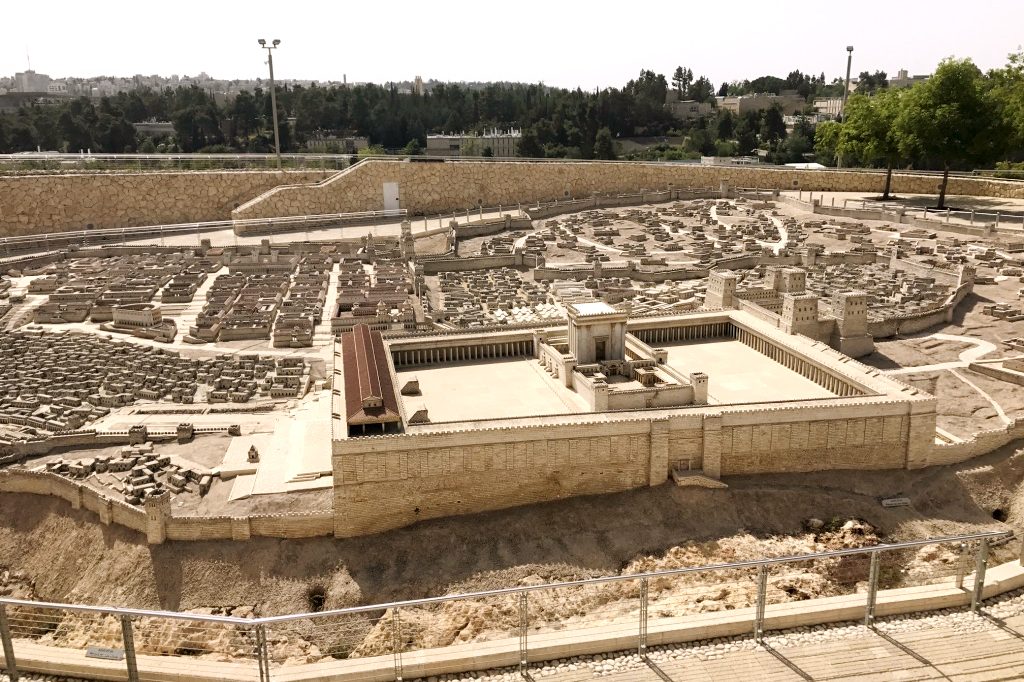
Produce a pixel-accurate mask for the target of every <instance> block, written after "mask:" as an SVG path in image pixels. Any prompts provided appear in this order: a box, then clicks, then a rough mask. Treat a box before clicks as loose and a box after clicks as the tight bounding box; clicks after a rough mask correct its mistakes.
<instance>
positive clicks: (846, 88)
mask: <svg viewBox="0 0 1024 682" xmlns="http://www.w3.org/2000/svg"><path fill="white" fill-rule="evenodd" d="M852 64H853V45H847V46H846V85H844V86H843V105H842V107H840V109H839V114H840V115H841V116H846V98H847V97H848V96H849V94H850V66H851V65H852ZM270 70H271V72H273V70H274V68H273V67H271V68H270ZM270 79H271V81H273V79H274V77H273V76H271V77H270Z"/></svg>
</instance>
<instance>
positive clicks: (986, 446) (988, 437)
mask: <svg viewBox="0 0 1024 682" xmlns="http://www.w3.org/2000/svg"><path fill="white" fill-rule="evenodd" d="M1020 438H1024V420H1020V419H1018V420H1015V421H1013V422H1011V423H1009V424H1007V425H1006V426H1004V427H1003V428H1000V429H991V430H989V431H980V432H978V433H976V434H974V435H973V436H972V437H971V438H970V439H968V440H965V441H963V442H960V443H948V444H941V445H936V446H935V447H934V448H933V449H932V453H931V456H930V457H929V458H928V464H929V465H940V464H959V463H960V462H965V461H967V460H969V459H971V458H973V457H978V456H979V455H984V454H987V453H989V452H992V451H993V450H995V449H996V448H1001V447H1003V446H1004V445H1007V444H1008V443H1011V442H1013V441H1015V440H1017V439H1020Z"/></svg>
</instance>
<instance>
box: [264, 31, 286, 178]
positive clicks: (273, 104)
mask: <svg viewBox="0 0 1024 682" xmlns="http://www.w3.org/2000/svg"><path fill="white" fill-rule="evenodd" d="M259 43H260V47H262V48H263V49H264V50H266V51H267V66H269V67H270V110H271V113H272V114H273V117H274V153H276V154H277V169H278V170H281V135H280V133H278V130H277V92H276V90H277V88H275V87H274V53H273V52H271V50H276V49H277V46H278V45H280V44H281V41H280V40H278V39H277V38H274V40H273V41H272V42H271V44H270V45H267V41H266V40H264V39H263V38H260V39H259Z"/></svg>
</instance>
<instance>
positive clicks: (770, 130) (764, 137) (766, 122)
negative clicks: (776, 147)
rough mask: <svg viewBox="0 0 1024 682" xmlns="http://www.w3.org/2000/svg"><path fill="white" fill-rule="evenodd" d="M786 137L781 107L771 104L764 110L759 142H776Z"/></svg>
mask: <svg viewBox="0 0 1024 682" xmlns="http://www.w3.org/2000/svg"><path fill="white" fill-rule="evenodd" d="M785 137H786V121H785V120H784V119H783V117H782V107H781V106H779V105H778V104H773V105H772V106H770V107H769V108H767V109H765V110H764V117H763V119H762V121H761V141H762V142H768V143H772V142H778V141H779V140H782V139H784V138H785Z"/></svg>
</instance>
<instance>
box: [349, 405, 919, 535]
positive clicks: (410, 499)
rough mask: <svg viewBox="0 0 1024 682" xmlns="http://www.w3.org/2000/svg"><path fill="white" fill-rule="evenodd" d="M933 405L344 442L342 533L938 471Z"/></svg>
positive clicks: (696, 415) (815, 408)
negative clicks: (689, 476) (834, 476)
mask: <svg viewBox="0 0 1024 682" xmlns="http://www.w3.org/2000/svg"><path fill="white" fill-rule="evenodd" d="M934 409H935V404H934V399H930V400H929V399H922V400H919V401H917V402H912V403H907V402H901V401H892V402H873V403H848V402H840V401H836V402H834V403H832V404H827V403H822V404H818V405H811V406H806V407H795V408H786V409H769V410H745V411H743V410H737V411H725V412H716V411H703V412H697V411H695V412H693V413H689V414H680V415H675V416H672V417H669V418H660V419H650V420H636V421H622V422H613V423H607V422H598V423H591V424H565V425H544V426H525V427H521V428H506V429H481V430H476V431H461V432H451V433H431V434H412V435H404V436H382V437H371V438H356V439H350V440H342V441H335V443H334V456H333V466H334V493H335V498H334V512H335V535H336V536H338V537H349V536H353V535H366V534H370V533H375V532H380V531H384V530H389V529H392V528H399V527H402V526H406V525H409V524H411V523H415V522H416V521H422V520H426V519H431V518H439V517H443V516H451V515H456V514H471V513H477V512H481V511H490V510H495V509H502V508H506V507H512V506H517V505H523V504H533V503H537V502H544V501H548V500H556V499H561V498H564V497H571V496H577V495H594V494H604V493H613V492H620V491H623V490H627V489H630V488H637V487H641V486H644V485H657V484H659V483H662V482H664V481H665V480H666V479H667V478H668V474H669V471H670V469H671V468H672V467H675V466H679V467H681V468H683V469H690V470H703V471H704V472H705V473H706V474H708V475H710V476H713V477H720V476H734V475H743V474H762V473H782V472H807V471H824V470H858V469H860V470H868V469H903V468H916V467H919V466H926V465H928V464H930V463H931V462H930V461H929V455H930V453H931V451H932V449H933V442H934V435H935V412H934Z"/></svg>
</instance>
